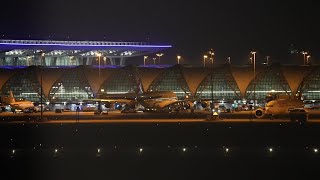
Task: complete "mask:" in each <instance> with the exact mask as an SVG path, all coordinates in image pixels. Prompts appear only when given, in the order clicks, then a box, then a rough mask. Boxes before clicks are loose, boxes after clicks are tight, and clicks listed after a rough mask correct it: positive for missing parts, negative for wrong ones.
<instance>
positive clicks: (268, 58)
mask: <svg viewBox="0 0 320 180" xmlns="http://www.w3.org/2000/svg"><path fill="white" fill-rule="evenodd" d="M269 58H270V56H267V65H269Z"/></svg>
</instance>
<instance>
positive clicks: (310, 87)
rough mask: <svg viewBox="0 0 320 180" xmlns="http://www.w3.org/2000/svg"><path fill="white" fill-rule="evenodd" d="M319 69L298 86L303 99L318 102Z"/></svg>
mask: <svg viewBox="0 0 320 180" xmlns="http://www.w3.org/2000/svg"><path fill="white" fill-rule="evenodd" d="M319 79H320V69H319V68H316V69H315V70H314V71H313V72H312V73H311V74H310V75H309V76H307V77H306V78H305V79H304V81H303V83H302V84H301V85H300V88H299V91H300V92H301V93H302V97H303V99H308V100H319V99H320V81H319Z"/></svg>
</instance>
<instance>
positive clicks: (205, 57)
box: [203, 55, 208, 67]
mask: <svg viewBox="0 0 320 180" xmlns="http://www.w3.org/2000/svg"><path fill="white" fill-rule="evenodd" d="M207 58H208V56H207V55H203V67H206V59H207Z"/></svg>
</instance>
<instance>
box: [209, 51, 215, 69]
mask: <svg viewBox="0 0 320 180" xmlns="http://www.w3.org/2000/svg"><path fill="white" fill-rule="evenodd" d="M209 54H210V59H211V64H212V66H213V55H214V51H213V49H211V50H210V51H209Z"/></svg>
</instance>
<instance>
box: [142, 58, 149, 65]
mask: <svg viewBox="0 0 320 180" xmlns="http://www.w3.org/2000/svg"><path fill="white" fill-rule="evenodd" d="M147 58H148V56H143V65H144V66H146V59H147Z"/></svg>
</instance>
